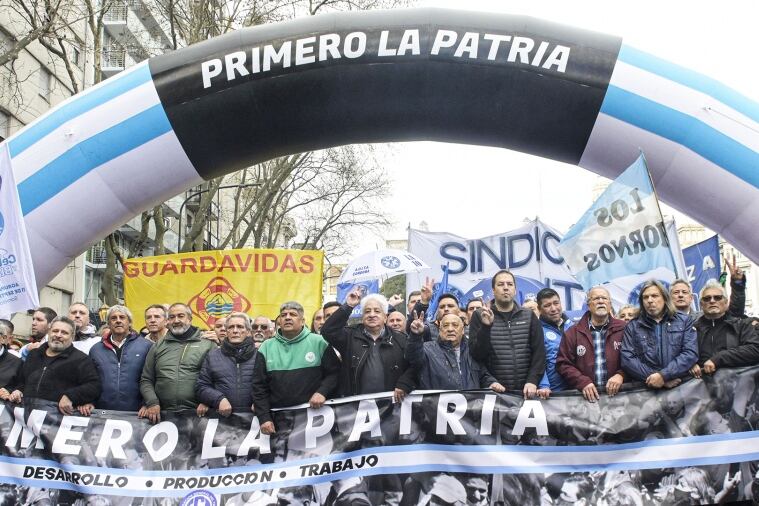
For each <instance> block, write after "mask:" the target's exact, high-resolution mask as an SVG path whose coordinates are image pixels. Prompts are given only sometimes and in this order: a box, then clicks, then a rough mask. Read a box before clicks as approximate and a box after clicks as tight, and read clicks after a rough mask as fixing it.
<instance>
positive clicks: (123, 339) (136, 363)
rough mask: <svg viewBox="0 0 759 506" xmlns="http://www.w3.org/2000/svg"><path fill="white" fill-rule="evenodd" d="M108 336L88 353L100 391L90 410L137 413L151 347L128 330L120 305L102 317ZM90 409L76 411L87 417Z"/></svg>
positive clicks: (126, 311) (127, 313)
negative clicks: (145, 366) (99, 384)
mask: <svg viewBox="0 0 759 506" xmlns="http://www.w3.org/2000/svg"><path fill="white" fill-rule="evenodd" d="M105 321H106V323H107V325H108V330H109V332H108V333H107V334H106V336H105V337H103V338H102V340H101V341H100V342H99V343H97V344H95V345H94V346H93V347H92V349H90V358H91V359H92V361H93V362H94V363H95V368H96V369H97V372H98V375H99V376H100V382H101V383H102V385H103V391H102V392H101V394H100V398H99V399H98V400H97V401H96V402H95V404H94V407H97V408H98V409H113V410H117V411H131V412H137V411H138V410H140V409H141V408H142V407H143V402H142V395H141V394H140V377H141V376H142V368H143V366H144V365H145V359H146V357H147V355H148V352H149V351H150V348H151V346H152V345H153V343H152V342H151V341H149V340H147V339H144V338H143V337H142V336H141V335H140V334H138V333H137V332H135V330H134V329H133V328H132V312H131V311H130V310H129V308H127V307H125V306H121V305H116V306H111V307H110V308H109V309H108V312H107V313H106V316H105ZM92 407H93V406H92V405H88V406H85V407H83V408H82V409H80V411H81V412H82V413H83V414H85V415H88V414H89V413H90V410H91V408H92Z"/></svg>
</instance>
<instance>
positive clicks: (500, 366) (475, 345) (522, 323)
mask: <svg viewBox="0 0 759 506" xmlns="http://www.w3.org/2000/svg"><path fill="white" fill-rule="evenodd" d="M491 285H492V287H493V301H492V302H491V303H490V304H489V305H487V306H485V307H483V308H482V309H478V310H477V311H475V313H474V314H473V315H472V321H471V322H470V324H469V338H470V341H471V342H470V344H471V353H472V357H473V358H474V359H475V360H479V361H481V362H483V363H484V364H485V366H486V367H487V369H488V370H489V371H490V372H491V373H492V374H493V376H495V378H496V380H498V382H499V383H500V384H501V385H503V386H504V387H506V389H507V390H517V391H521V392H522V394H523V395H524V397H525V399H531V398H533V397H535V394H536V392H537V389H538V386H537V385H538V383H540V380H541V378H542V377H543V373H545V367H546V350H545V345H544V343H543V327H542V326H541V325H540V321H539V320H538V318H537V316H535V313H533V312H532V311H530V310H527V309H524V308H521V307H520V306H519V304H517V303H516V301H515V300H514V296H515V295H516V293H517V284H516V278H514V275H513V274H512V273H511V272H509V271H507V270H505V269H503V270H500V271H498V272H496V273H495V275H494V276H493V279H492V280H491Z"/></svg>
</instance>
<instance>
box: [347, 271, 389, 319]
mask: <svg viewBox="0 0 759 506" xmlns="http://www.w3.org/2000/svg"><path fill="white" fill-rule="evenodd" d="M355 289H358V290H359V292H360V293H361V298H362V299H363V298H364V297H366V296H367V295H369V294H370V293H379V280H378V279H372V280H368V281H361V282H360V283H338V285H337V301H338V302H339V303H340V304H345V298H346V297H348V294H349V293H351V292H352V291H353V290H355ZM350 317H351V318H360V317H361V304H359V305H358V306H356V307H354V308H353V312H352V313H351V316H350Z"/></svg>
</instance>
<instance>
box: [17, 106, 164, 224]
mask: <svg viewBox="0 0 759 506" xmlns="http://www.w3.org/2000/svg"><path fill="white" fill-rule="evenodd" d="M169 131H171V124H170V123H169V119H168V118H167V117H166V113H165V112H164V110H163V106H162V105H160V104H158V105H155V106H153V107H151V108H150V109H147V110H145V111H143V112H142V113H140V114H138V115H136V116H133V117H131V118H129V119H128V120H126V121H123V122H122V123H119V124H118V125H115V126H113V127H111V128H109V129H107V130H104V131H103V132H101V133H99V134H98V135H95V136H93V137H90V138H89V139H86V140H84V141H82V142H80V143H79V144H77V145H76V146H74V147H73V148H71V149H69V150H68V151H66V152H65V153H63V154H62V155H61V156H59V157H58V158H56V159H55V160H53V161H52V162H50V163H49V164H47V165H46V166H45V167H43V168H42V169H40V170H38V171H37V172H35V173H34V174H33V175H32V176H30V177H28V178H27V179H25V180H24V181H22V182H21V184H19V185H18V194H19V198H20V200H21V210H22V212H23V213H24V215H27V214H29V213H30V212H32V211H34V210H35V209H37V208H38V207H39V206H41V205H42V204H44V203H45V202H47V201H48V200H50V199H51V198H52V197H54V196H55V195H57V194H58V193H60V192H61V191H63V190H65V189H66V188H67V187H68V186H70V185H71V184H72V183H74V182H75V181H77V180H78V179H80V178H81V177H82V176H84V175H86V174H87V173H89V172H90V171H92V170H93V169H95V168H97V167H99V166H101V165H103V164H104V163H107V162H109V161H111V160H113V159H114V158H116V157H118V156H121V155H123V154H124V153H127V152H129V151H131V150H133V149H135V148H138V147H140V146H141V145H143V144H145V143H147V142H149V141H151V140H153V139H155V138H156V137H158V136H160V135H163V134H165V133H166V132H169Z"/></svg>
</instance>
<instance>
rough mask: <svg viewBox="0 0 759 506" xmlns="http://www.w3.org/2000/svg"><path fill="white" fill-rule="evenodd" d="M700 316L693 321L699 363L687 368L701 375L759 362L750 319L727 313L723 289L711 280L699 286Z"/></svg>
mask: <svg viewBox="0 0 759 506" xmlns="http://www.w3.org/2000/svg"><path fill="white" fill-rule="evenodd" d="M701 310H702V311H703V316H702V317H701V318H699V319H698V321H697V322H696V332H697V336H698V352H699V354H698V363H696V364H695V365H694V366H693V367H691V369H690V373H691V375H693V376H694V377H696V378H700V377H701V376H702V375H703V374H712V373H714V372H715V371H716V370H717V369H719V368H721V367H742V366H749V365H755V364H759V336H757V334H756V329H755V327H754V326H753V325H751V320H748V319H740V318H736V317H735V316H732V315H731V314H729V313H728V299H727V293H726V292H725V288H724V287H723V286H722V285H720V284H719V282H718V281H716V280H710V281H708V282H707V283H706V285H704V287H703V288H702V289H701Z"/></svg>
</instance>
